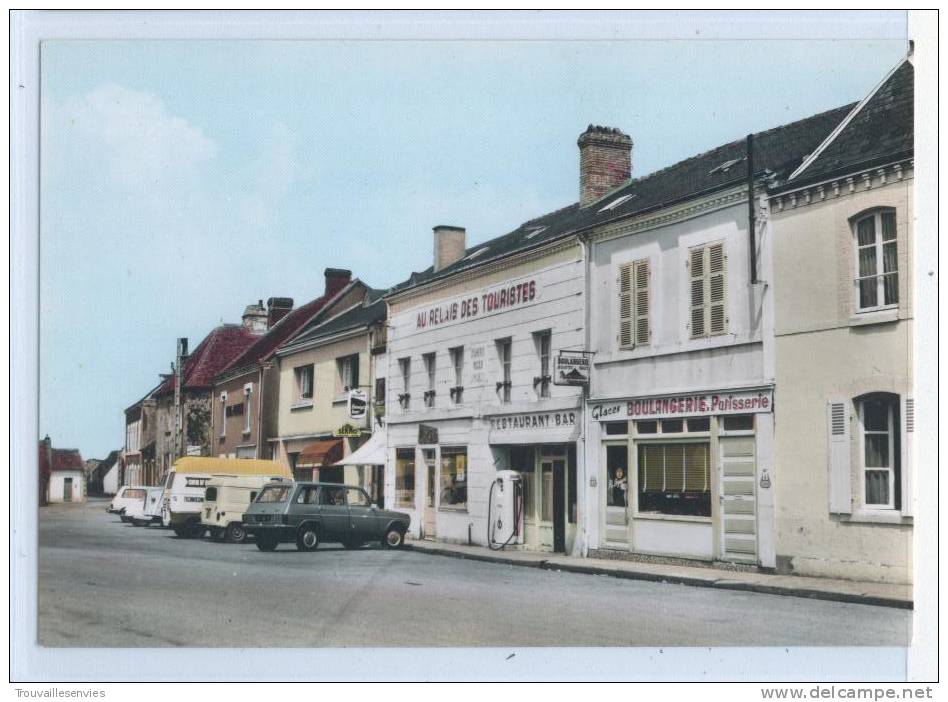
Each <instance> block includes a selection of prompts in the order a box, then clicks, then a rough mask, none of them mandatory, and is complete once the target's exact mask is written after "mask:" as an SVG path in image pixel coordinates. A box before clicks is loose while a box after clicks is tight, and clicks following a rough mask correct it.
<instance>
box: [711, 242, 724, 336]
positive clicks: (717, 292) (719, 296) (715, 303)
mask: <svg viewBox="0 0 948 702" xmlns="http://www.w3.org/2000/svg"><path fill="white" fill-rule="evenodd" d="M726 268H727V256H725V254H724V244H723V243H721V244H712V245H711V246H709V247H708V311H709V313H710V315H709V316H710V320H709V324H708V326H709V333H710V334H723V333H725V332H726V331H727V313H726V310H727V304H726V298H727V294H726V293H727V282H726Z"/></svg>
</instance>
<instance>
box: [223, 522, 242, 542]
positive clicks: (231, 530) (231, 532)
mask: <svg viewBox="0 0 948 702" xmlns="http://www.w3.org/2000/svg"><path fill="white" fill-rule="evenodd" d="M224 535H225V538H226V539H227V540H228V541H229V542H230V543H232V544H242V543H243V542H244V541H246V540H247V530H246V529H244V525H243V524H241V523H240V522H231V523H230V524H228V525H227V531H226V532H225V533H224Z"/></svg>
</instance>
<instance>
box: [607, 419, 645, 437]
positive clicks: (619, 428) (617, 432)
mask: <svg viewBox="0 0 948 702" xmlns="http://www.w3.org/2000/svg"><path fill="white" fill-rule="evenodd" d="M605 424H606V436H625V435H626V434H627V433H628V432H629V423H628V422H606V423H605ZM639 431H640V433H641V430H639Z"/></svg>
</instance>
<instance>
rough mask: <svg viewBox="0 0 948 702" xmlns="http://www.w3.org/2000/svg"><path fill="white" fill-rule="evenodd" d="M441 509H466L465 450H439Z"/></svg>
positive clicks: (454, 448)
mask: <svg viewBox="0 0 948 702" xmlns="http://www.w3.org/2000/svg"><path fill="white" fill-rule="evenodd" d="M440 507H441V509H460V510H466V509H467V448H466V447H464V446H460V447H450V446H445V447H444V448H442V449H441V502H440Z"/></svg>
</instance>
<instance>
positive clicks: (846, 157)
mask: <svg viewBox="0 0 948 702" xmlns="http://www.w3.org/2000/svg"><path fill="white" fill-rule="evenodd" d="M914 98H915V70H914V67H913V66H912V64H911V63H910V62H909V61H908V60H905V61H903V62H902V63H901V64H900V65H899V66H898V67H897V68H896V69H895V71H893V73H892V74H891V75H890V76H889V77H888V79H887V80H886V81H885V82H884V83H883V84H882V85H881V86H879V88H878V90H876V91H875V93H873V94H872V95H871V97H869V99H868V100H867V101H866V102H865V104H862V103H861V104H860V107H859V108H858V112H856V114H855V115H854V116H853V117H852V119H851V120H850V121H849V123H848V124H847V125H846V126H845V127H843V129H842V130H841V131H840V132H839V134H837V135H836V137H835V138H834V139H833V140H832V141H831V142H830V143H829V144H827V145H826V147H825V148H824V149H823V151H822V152H821V153H820V154H819V156H817V158H816V160H814V161H813V162H812V163H811V164H810V165H809V166H807V167H806V168H805V169H804V170H803V171H801V172H800V173H799V174H797V176H796V177H795V178H794V179H793V180H792V181H790V183H791V184H793V185H794V186H796V185H800V184H804V183H807V182H812V181H815V180H823V179H826V178H828V177H832V176H834V175H841V174H843V173H851V172H853V171H856V170H859V169H861V168H868V167H872V166H875V165H881V164H883V163H891V162H892V161H894V160H897V159H899V158H907V157H910V156H911V155H912V153H913V147H914V140H915V125H914Z"/></svg>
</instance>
